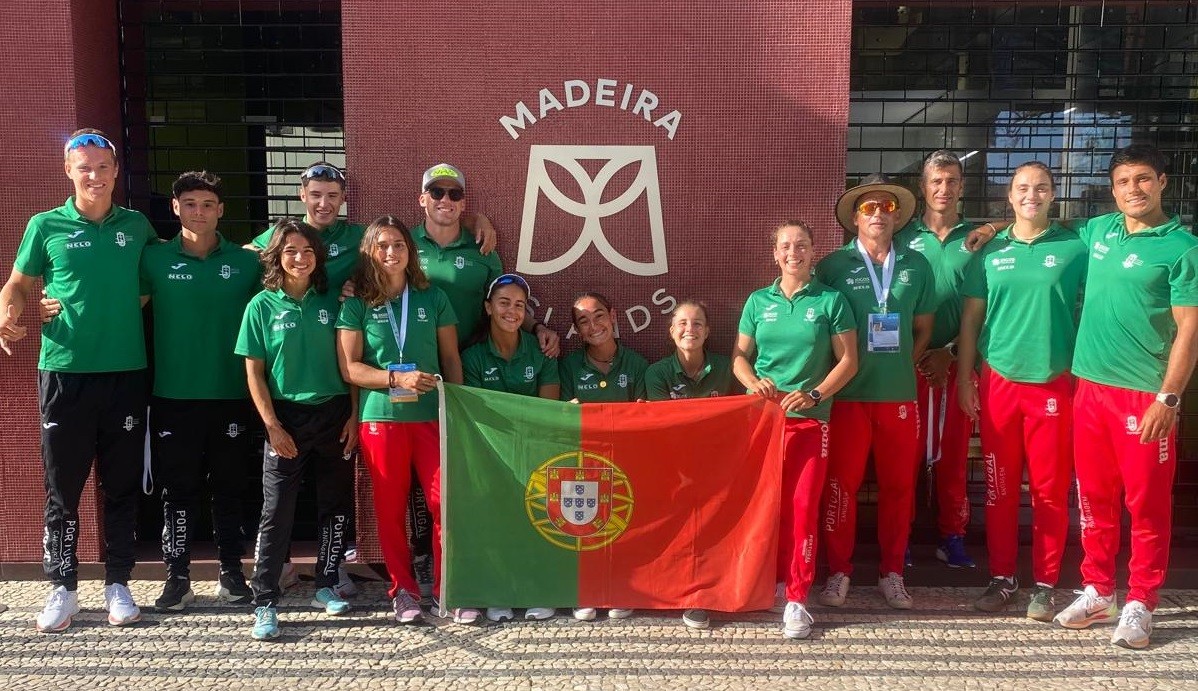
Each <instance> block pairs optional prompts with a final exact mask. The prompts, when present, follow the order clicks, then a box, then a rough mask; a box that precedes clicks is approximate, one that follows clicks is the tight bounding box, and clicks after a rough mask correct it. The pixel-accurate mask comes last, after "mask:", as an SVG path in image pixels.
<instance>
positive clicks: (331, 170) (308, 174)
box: [300, 163, 345, 182]
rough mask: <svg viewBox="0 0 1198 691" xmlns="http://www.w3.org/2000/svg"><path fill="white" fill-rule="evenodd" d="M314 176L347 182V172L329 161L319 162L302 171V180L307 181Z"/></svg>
mask: <svg viewBox="0 0 1198 691" xmlns="http://www.w3.org/2000/svg"><path fill="white" fill-rule="evenodd" d="M313 178H321V179H323V180H333V181H336V182H345V173H342V172H341V171H340V170H338V169H337V168H336V167H334V166H331V165H329V164H327V163H317V164H316V165H314V166H311V167H309V168H308V169H307V170H305V171H304V172H302V173H300V180H304V181H305V182H306V181H308V180H311V179H313Z"/></svg>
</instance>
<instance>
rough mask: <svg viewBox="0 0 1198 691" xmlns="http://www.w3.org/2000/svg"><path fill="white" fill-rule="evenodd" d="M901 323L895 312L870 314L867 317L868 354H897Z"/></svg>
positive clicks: (899, 343)
mask: <svg viewBox="0 0 1198 691" xmlns="http://www.w3.org/2000/svg"><path fill="white" fill-rule="evenodd" d="M901 325H902V321H901V320H900V319H899V315H898V314H897V313H895V312H885V313H879V312H871V313H870V315H869V342H868V344H869V352H871V353H897V352H899V349H900V345H901V342H902V341H901V338H900V336H899V333H900V332H899V328H900V326H901Z"/></svg>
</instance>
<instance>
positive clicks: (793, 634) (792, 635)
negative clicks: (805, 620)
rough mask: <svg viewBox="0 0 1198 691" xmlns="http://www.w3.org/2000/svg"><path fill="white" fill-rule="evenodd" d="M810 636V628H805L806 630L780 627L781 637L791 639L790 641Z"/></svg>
mask: <svg viewBox="0 0 1198 691" xmlns="http://www.w3.org/2000/svg"><path fill="white" fill-rule="evenodd" d="M810 636H811V629H807V630H806V631H791V630H790V629H788V628H786V627H785V626H783V627H782V637H783V638H786V639H789V640H792V641H797V640H802V639H804V638H808V637H810Z"/></svg>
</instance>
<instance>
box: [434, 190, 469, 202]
mask: <svg viewBox="0 0 1198 691" xmlns="http://www.w3.org/2000/svg"><path fill="white" fill-rule="evenodd" d="M425 192H428V196H430V197H432V198H433V199H436V200H437V201H441V199H442V198H443V197H445V195H449V201H451V202H460V201H462V200H463V199H465V198H466V190H464V189H462V188H461V187H430V188H428V189H427V190H425Z"/></svg>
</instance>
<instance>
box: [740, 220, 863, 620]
mask: <svg viewBox="0 0 1198 691" xmlns="http://www.w3.org/2000/svg"><path fill="white" fill-rule="evenodd" d="M773 244H774V248H773V249H774V262H775V263H776V264H777V265H778V268H779V269H780V270H781V272H782V275H781V276H780V277H779V278H777V279H776V280H775V281H774V283H773V284H772V285H770V286H767V287H765V288H762V289H760V290H757V291H754V292H753V293H752V294H751V295H749V299H748V300H746V301H745V307H744V311H743V312H742V313H741V317H740V326H739V328H738V331H739V334H738V335H737V337H736V346H735V347H734V348H733V350H732V372H733V373H734V374H735V375H736V378H737V379H739V380H740V383H741V384H744V386H745V388H747V389H748V391H749V393H751V394H756V395H758V396H764V397H765V398H769V399H773V400H776V401H778V404H779V405H781V406H782V408H783V410H785V411H786V431H785V436H784V438H783V446H784V449H783V460H782V520H781V523H780V528H781V529H780V530H779V540H778V571H777V576H778V590H777V597H776V598H775V604H774V608H773V609H772V611H776V612H782V613H783V615H782V635H783V636H785V637H786V638H806V637H807V636H809V635H810V634H811V624H812V618H811V614H809V613H808V611H807V595H808V592H809V591H810V590H811V583H812V581H813V580H814V579H815V553H816V535H817V533H818V532H819V531H818V530H817V527H818V526H817V524H818V516H819V502H820V492H821V490H822V489H823V486H824V480H825V475H826V473H827V470H828V417H829V411H830V409H831V402H830V401H831V398H832V394H834V393H836V392H837V391H840V389H841V388H843V387H844V385H845V384H847V383H848V382H849V380H850V379H852V378H853V375H855V374H856V373H857V321H856V319H854V318H853V312H852V310H851V309H850V308H849V304H848V301H847V300H846V299H845V298H844V296H843V295H841V294H840V293H839V292H837V291H836V290H834V289H832V288H829V287H828V286H826V285H824V284H823V283H820V282H819V280H817V279H816V278H815V277H814V276H812V273H811V265H812V259H813V258H814V247H813V240H812V236H811V229H810V228H809V227H808V226H807V224H806V223H803V222H802V221H785V222H783V223H782V224H780V225H779V226H778V227H777V228H776V229H774V243H773Z"/></svg>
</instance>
